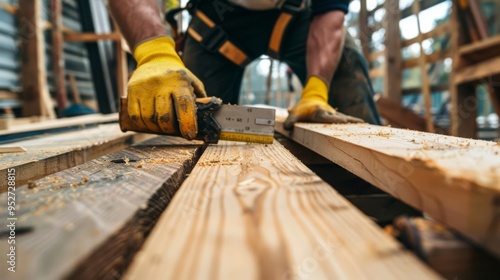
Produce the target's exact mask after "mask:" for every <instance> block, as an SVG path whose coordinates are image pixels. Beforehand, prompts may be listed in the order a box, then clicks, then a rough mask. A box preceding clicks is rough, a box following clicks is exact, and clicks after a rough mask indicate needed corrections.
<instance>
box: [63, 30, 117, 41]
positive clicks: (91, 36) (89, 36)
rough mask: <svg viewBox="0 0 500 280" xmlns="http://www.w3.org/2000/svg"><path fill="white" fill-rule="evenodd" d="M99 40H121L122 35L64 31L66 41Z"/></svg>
mask: <svg viewBox="0 0 500 280" xmlns="http://www.w3.org/2000/svg"><path fill="white" fill-rule="evenodd" d="M99 40H111V41H119V40H121V36H120V34H119V33H105V34H96V33H76V32H71V33H64V41H65V42H96V41H99Z"/></svg>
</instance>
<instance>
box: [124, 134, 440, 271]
mask: <svg viewBox="0 0 500 280" xmlns="http://www.w3.org/2000/svg"><path fill="white" fill-rule="evenodd" d="M408 277H410V278H414V279H435V278H437V276H436V275H435V274H434V273H433V272H432V271H430V270H428V269H427V268H426V267H425V266H424V265H422V264H421V263H420V262H419V261H418V260H417V259H416V258H415V257H414V256H413V255H412V254H411V253H409V252H407V251H405V250H404V249H402V247H401V246H400V245H399V244H398V243H397V242H395V241H394V239H392V238H389V237H388V236H387V235H385V234H384V233H382V231H381V230H380V229H379V228H378V227H377V226H376V225H375V224H374V223H373V222H371V221H370V220H369V219H368V218H367V217H365V216H364V215H363V214H361V213H360V212H359V210H357V209H356V208H355V207H353V206H352V205H351V204H350V203H349V202H347V201H346V200H345V199H344V198H343V197H341V196H340V195H339V194H338V193H336V192H335V191H334V190H333V189H332V188H331V187H330V186H329V185H327V184H326V183H325V182H323V181H322V180H321V179H320V178H319V177H317V176H316V175H315V174H314V173H313V172H312V171H310V170H309V169H307V168H306V167H305V166H304V165H303V164H302V163H301V162H300V161H298V160H297V159H296V158H294V157H293V156H292V155H291V154H290V153H289V152H288V151H287V150H286V149H285V148H283V146H281V145H280V144H278V143H277V142H275V143H274V144H272V145H255V144H253V145H252V144H233V143H228V142H225V143H220V144H219V145H215V146H209V147H208V148H207V149H206V150H205V152H204V154H203V155H202V157H201V158H200V160H199V161H198V163H197V165H196V167H195V168H194V169H193V172H192V173H191V174H190V176H189V177H188V178H187V179H186V181H185V182H184V183H183V185H182V186H181V188H180V190H179V191H178V192H177V194H176V195H175V197H174V199H173V200H172V202H171V204H170V205H169V207H168V208H167V211H165V213H164V214H162V216H161V217H160V220H159V221H158V223H157V225H156V226H155V228H154V229H153V231H152V233H151V236H150V237H149V238H148V240H147V241H146V243H145V245H144V247H143V249H142V250H141V251H140V252H139V253H138V254H137V256H136V258H134V261H133V263H132V265H131V268H130V269H129V270H128V271H127V274H125V279H299V278H300V279H375V278H378V279H401V278H408Z"/></svg>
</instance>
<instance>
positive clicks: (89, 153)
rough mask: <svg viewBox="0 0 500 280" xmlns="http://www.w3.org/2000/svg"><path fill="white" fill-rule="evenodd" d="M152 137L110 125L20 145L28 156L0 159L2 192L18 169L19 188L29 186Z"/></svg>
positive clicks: (13, 155)
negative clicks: (13, 169)
mask: <svg viewBox="0 0 500 280" xmlns="http://www.w3.org/2000/svg"><path fill="white" fill-rule="evenodd" d="M150 137H152V136H150V135H146V134H136V133H133V132H127V133H123V132H122V131H121V130H120V128H119V127H118V125H117V124H106V125H100V126H97V127H94V128H89V129H85V130H79V131H72V132H66V133H60V134H55V135H50V136H47V137H43V138H37V139H31V140H26V141H19V142H16V143H15V145H16V146H22V147H24V149H26V150H27V152H23V153H16V154H1V155H0V192H4V191H6V189H7V176H6V174H7V170H8V169H9V168H16V169H17V171H18V174H17V176H16V182H17V183H18V184H19V185H21V184H26V183H28V181H30V180H36V179H39V178H42V177H44V176H47V175H49V174H52V173H55V172H59V171H61V170H64V169H67V168H70V167H73V166H76V165H79V164H82V163H85V162H87V161H89V160H92V159H95V158H98V157H100V156H103V155H105V154H108V153H111V152H114V151H117V150H119V149H123V148H126V147H128V146H130V145H131V144H133V143H136V142H138V141H141V140H145V139H148V138H150ZM11 145H12V144H7V145H0V147H8V146H11Z"/></svg>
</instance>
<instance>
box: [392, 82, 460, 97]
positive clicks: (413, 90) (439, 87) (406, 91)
mask: <svg viewBox="0 0 500 280" xmlns="http://www.w3.org/2000/svg"><path fill="white" fill-rule="evenodd" d="M448 90H450V85H449V84H441V85H431V92H436V91H448ZM420 93H422V88H421V87H415V88H404V89H403V92H402V94H403V95H411V94H420Z"/></svg>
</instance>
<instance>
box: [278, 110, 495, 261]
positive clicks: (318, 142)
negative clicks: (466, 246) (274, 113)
mask: <svg viewBox="0 0 500 280" xmlns="http://www.w3.org/2000/svg"><path fill="white" fill-rule="evenodd" d="M283 120H284V119H283V118H282V117H281V118H280V119H279V120H278V122H277V124H276V128H277V129H278V131H280V133H282V134H284V135H286V136H288V137H291V138H292V139H293V140H295V141H296V142H298V143H300V144H302V145H304V146H306V147H308V148H309V149H311V150H313V151H315V152H317V153H319V154H321V155H323V156H324V157H326V158H328V159H330V160H331V161H333V162H335V163H337V164H339V165H340V166H342V167H344V168H345V169H347V170H349V171H350V172H352V173H354V174H356V175H357V176H359V177H361V178H362V179H365V180H366V181H368V182H370V183H371V184H373V185H375V186H377V187H379V188H380V189H382V190H384V191H386V192H388V193H389V194H391V195H393V196H395V197H397V198H399V199H401V200H403V201H404V202H406V203H408V204H410V205H412V206H413V207H415V208H417V209H420V210H422V211H424V212H427V213H429V214H430V215H431V216H432V217H433V218H435V219H437V220H439V221H441V222H443V223H444V224H447V225H449V226H451V227H452V228H454V229H455V230H457V231H459V232H460V233H462V234H464V235H465V236H467V237H468V238H470V239H472V240H474V241H475V242H476V243H477V244H479V245H481V246H482V247H483V248H485V249H486V250H488V251H490V252H492V253H494V254H496V255H497V256H500V168H499V166H500V145H499V144H498V143H495V142H487V141H480V140H471V139H465V138H459V137H451V136H443V135H437V134H431V133H424V132H416V131H411V130H402V129H395V128H390V127H380V126H373V125H367V124H361V125H359V124H358V125H355V124H348V125H323V124H304V123H299V124H296V125H295V128H294V130H293V132H292V133H290V132H287V131H285V130H284V129H283V128H282V123H283Z"/></svg>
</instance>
